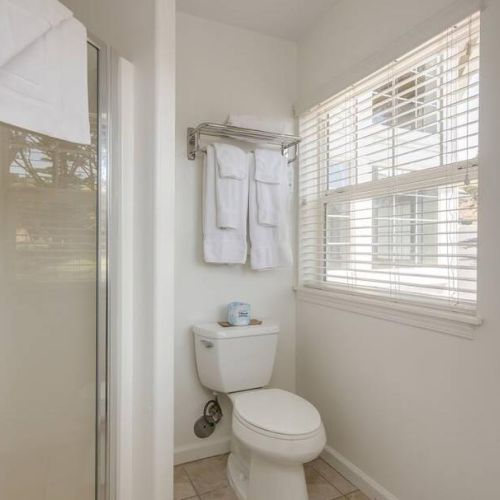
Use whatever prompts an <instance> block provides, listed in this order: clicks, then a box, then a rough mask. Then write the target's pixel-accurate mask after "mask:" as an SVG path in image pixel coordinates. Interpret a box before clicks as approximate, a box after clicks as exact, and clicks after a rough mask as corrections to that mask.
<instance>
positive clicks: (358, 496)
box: [346, 490, 370, 500]
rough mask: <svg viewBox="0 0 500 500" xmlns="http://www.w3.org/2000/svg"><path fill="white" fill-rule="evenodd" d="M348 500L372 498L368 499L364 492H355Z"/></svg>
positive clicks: (347, 497) (348, 496)
mask: <svg viewBox="0 0 500 500" xmlns="http://www.w3.org/2000/svg"><path fill="white" fill-rule="evenodd" d="M346 499H347V500H370V497H367V496H366V495H365V494H364V493H363V492H362V491H359V490H358V491H355V492H354V493H351V494H350V495H347V496H346Z"/></svg>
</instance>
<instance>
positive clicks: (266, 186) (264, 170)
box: [255, 149, 287, 226]
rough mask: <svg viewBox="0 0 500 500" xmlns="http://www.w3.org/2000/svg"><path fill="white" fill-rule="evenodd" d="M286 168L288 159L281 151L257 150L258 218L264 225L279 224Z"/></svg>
mask: <svg viewBox="0 0 500 500" xmlns="http://www.w3.org/2000/svg"><path fill="white" fill-rule="evenodd" d="M286 169H287V160H286V158H285V157H284V156H283V155H282V154H281V152H280V151H276V150H271V149H256V150H255V181H256V182H257V186H256V190H257V208H258V210H257V220H258V222H259V224H262V225H263V226H277V225H279V220H280V215H281V189H280V183H281V179H282V178H283V175H285V174H286ZM284 173H285V174H284Z"/></svg>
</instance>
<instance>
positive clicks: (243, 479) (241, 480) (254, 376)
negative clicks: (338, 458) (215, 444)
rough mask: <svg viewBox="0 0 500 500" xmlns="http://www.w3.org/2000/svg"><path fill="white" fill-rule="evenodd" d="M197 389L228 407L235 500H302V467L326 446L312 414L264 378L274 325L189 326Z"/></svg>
mask: <svg viewBox="0 0 500 500" xmlns="http://www.w3.org/2000/svg"><path fill="white" fill-rule="evenodd" d="M193 330H194V336H195V348H196V363H197V365H198V375H199V377H200V380H201V383H202V384H203V385H204V386H205V387H207V388H208V389H211V390H212V391H214V392H218V393H224V394H227V395H228V396H229V398H230V400H231V401H232V403H233V439H232V443H231V454H230V456H229V461H228V470H227V473H228V477H229V481H230V483H231V486H232V487H233V489H234V490H235V492H236V494H237V495H238V497H239V498H240V500H277V499H278V500H282V499H283V500H285V499H286V500H307V498H308V496H307V489H306V482H305V477H304V467H303V464H304V463H305V462H308V461H310V460H313V459H314V458H316V457H317V456H318V455H319V454H320V453H321V450H322V449H323V447H324V446H325V444H326V436H325V429H324V427H323V423H322V422H321V417H320V415H319V412H318V410H316V408H315V407H314V406H313V405H312V404H311V403H309V402H308V401H306V400H305V399H303V398H301V397H299V396H297V395H296V394H292V393H290V392H287V391H283V390H281V389H266V388H265V386H266V385H267V384H268V383H269V381H270V379H271V374H272V371H273V365H274V357H275V353H276V346H277V341H278V332H279V326H278V324H277V323H275V322H272V321H264V322H263V324H262V325H258V326H245V327H229V328H224V327H222V326H220V325H219V324H218V323H205V324H200V325H196V326H195V327H194V329H193Z"/></svg>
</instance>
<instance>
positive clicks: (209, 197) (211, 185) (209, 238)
mask: <svg viewBox="0 0 500 500" xmlns="http://www.w3.org/2000/svg"><path fill="white" fill-rule="evenodd" d="M217 170H218V169H217V162H216V158H215V150H214V147H213V146H207V154H206V155H205V165H204V176H203V252H204V257H205V262H210V263H215V264H244V263H245V261H246V258H247V207H248V204H247V200H248V182H247V181H246V180H241V181H237V182H238V185H239V187H240V191H239V196H240V200H244V203H241V210H240V212H239V214H238V223H237V227H236V228H235V229H220V228H219V227H218V226H217V216H216V213H217V208H216V206H217V204H216V178H217V177H218V173H217Z"/></svg>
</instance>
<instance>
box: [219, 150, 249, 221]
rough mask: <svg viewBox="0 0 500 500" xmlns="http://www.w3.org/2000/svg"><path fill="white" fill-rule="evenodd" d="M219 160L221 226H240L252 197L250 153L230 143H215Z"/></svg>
mask: <svg viewBox="0 0 500 500" xmlns="http://www.w3.org/2000/svg"><path fill="white" fill-rule="evenodd" d="M213 146H214V149H215V158H216V162H217V168H216V176H215V192H216V204H217V206H216V210H217V227H219V228H220V229H237V228H238V227H239V225H240V224H241V218H242V214H243V212H244V213H245V214H246V212H247V206H248V200H247V196H248V195H247V193H248V181H247V179H248V155H247V153H245V151H243V150H242V149H240V148H237V147H236V146H231V145H230V144H217V143H214V144H213Z"/></svg>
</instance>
